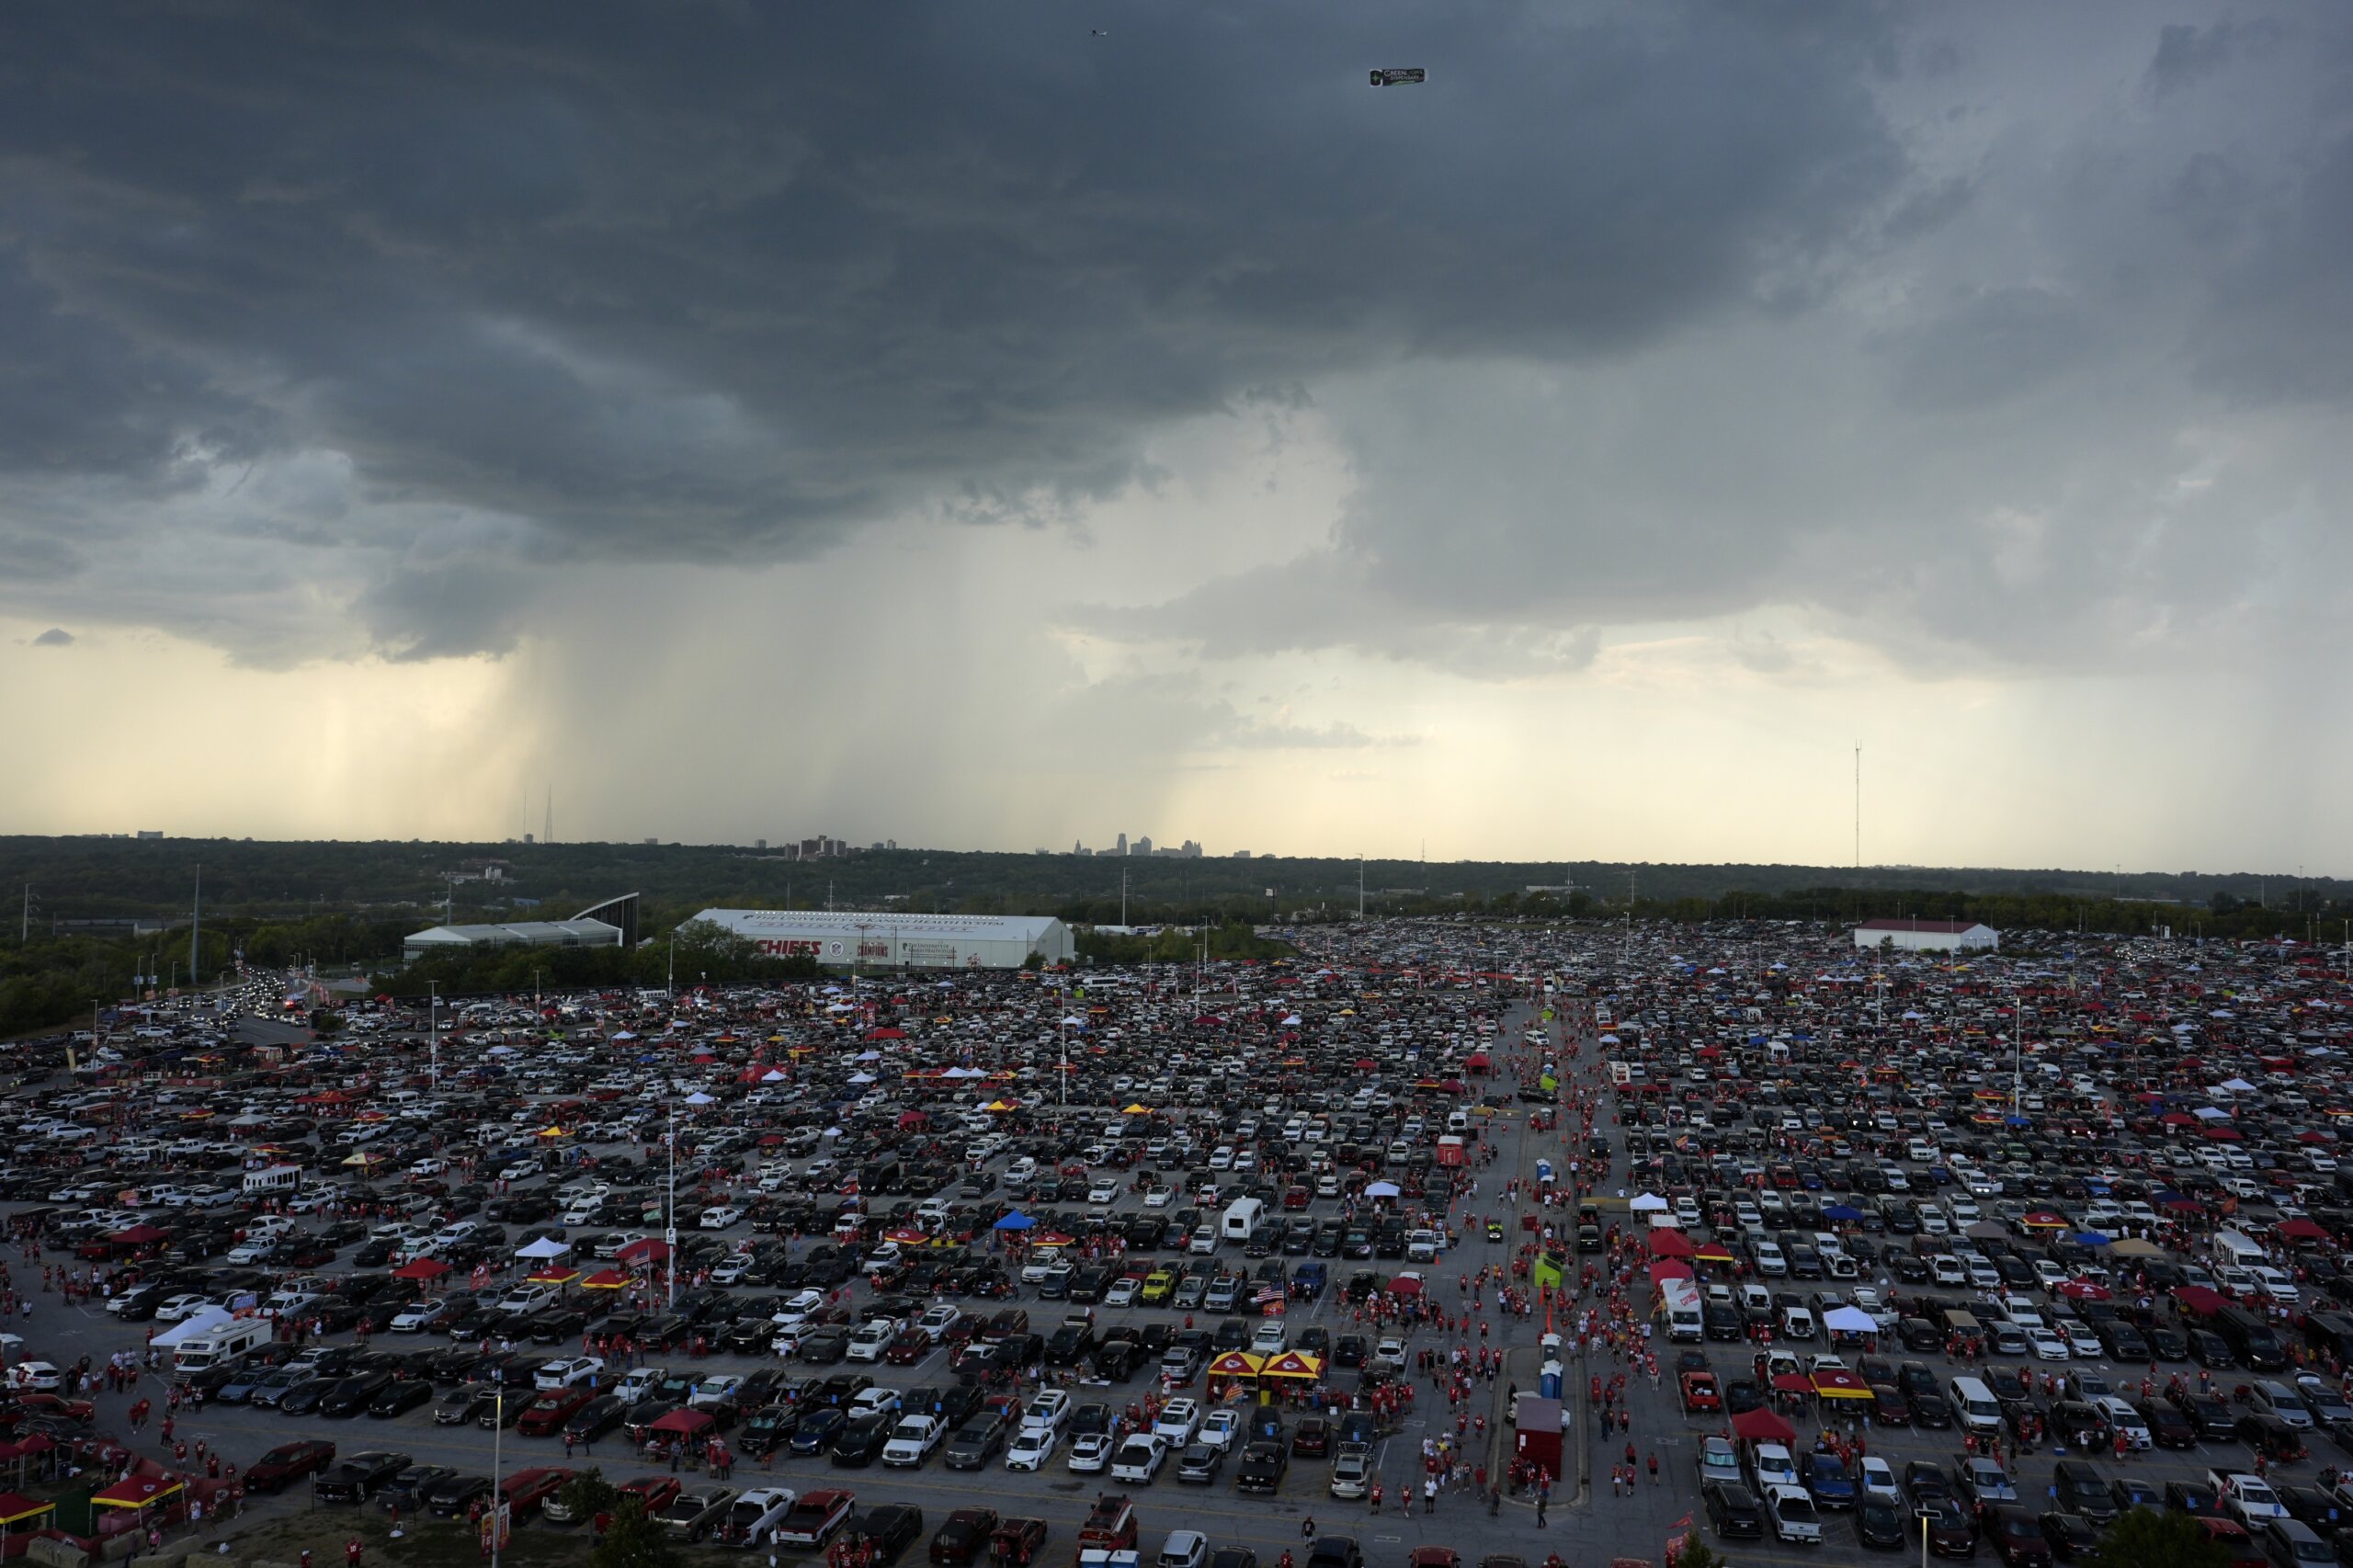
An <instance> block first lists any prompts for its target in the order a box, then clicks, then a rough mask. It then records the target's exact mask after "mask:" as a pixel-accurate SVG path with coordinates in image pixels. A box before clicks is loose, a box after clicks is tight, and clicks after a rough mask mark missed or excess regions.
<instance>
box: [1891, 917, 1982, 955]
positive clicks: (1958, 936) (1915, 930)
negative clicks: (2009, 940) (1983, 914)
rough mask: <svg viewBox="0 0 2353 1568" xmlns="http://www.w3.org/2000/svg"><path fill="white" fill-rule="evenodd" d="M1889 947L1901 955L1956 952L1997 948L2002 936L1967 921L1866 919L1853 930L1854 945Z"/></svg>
mask: <svg viewBox="0 0 2353 1568" xmlns="http://www.w3.org/2000/svg"><path fill="white" fill-rule="evenodd" d="M1882 943H1885V944H1892V945H1893V946H1894V947H1895V948H1896V949H1899V950H1901V951H1904V952H1913V953H1958V952H1968V951H1970V950H1972V949H1979V948H1993V949H1998V948H1999V947H2001V945H2002V934H2001V933H2000V932H1999V931H1996V930H1995V929H1994V927H1992V926H1985V925H1980V924H1977V923H1975V922H1972V921H1968V920H1866V921H1864V922H1863V923H1862V924H1861V925H1860V926H1856V927H1855V946H1857V947H1859V948H1876V947H1879V946H1881V944H1882Z"/></svg>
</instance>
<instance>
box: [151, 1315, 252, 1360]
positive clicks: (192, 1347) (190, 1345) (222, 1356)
mask: <svg viewBox="0 0 2353 1568" xmlns="http://www.w3.org/2000/svg"><path fill="white" fill-rule="evenodd" d="M268 1343H269V1324H267V1323H265V1322H263V1321H262V1320H261V1319H260V1318H240V1319H238V1320H237V1321H236V1322H235V1323H232V1324H223V1325H222V1327H220V1328H216V1329H214V1330H212V1331H211V1332H210V1333H209V1334H199V1335H196V1336H195V1337H194V1338H192V1339H188V1340H184V1341H182V1342H181V1343H180V1344H179V1345H177V1346H174V1347H173V1350H172V1365H173V1366H174V1367H175V1368H176V1369H179V1370H180V1371H183V1372H200V1371H202V1370H204V1369H205V1368H207V1367H218V1366H220V1365H221V1364H222V1362H224V1361H233V1360H235V1359H236V1358H238V1357H240V1356H242V1355H244V1353H245V1352H246V1351H248V1350H251V1349H252V1348H254V1347H255V1346H257V1345H267V1344H268Z"/></svg>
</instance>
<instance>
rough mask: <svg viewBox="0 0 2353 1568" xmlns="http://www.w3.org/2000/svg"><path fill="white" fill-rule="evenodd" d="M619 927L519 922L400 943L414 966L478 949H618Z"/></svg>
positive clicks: (426, 934)
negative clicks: (437, 955)
mask: <svg viewBox="0 0 2353 1568" xmlns="http://www.w3.org/2000/svg"><path fill="white" fill-rule="evenodd" d="M620 941H621V933H620V927H619V926H608V925H606V924H605V923H604V922H603V921H601V920H518V921H516V922H514V923H513V924H511V925H506V926H428V927H426V929H425V930H422V931H416V932H412V933H411V934H410V935H409V936H408V937H405V938H404V939H403V940H402V942H401V957H402V958H404V959H406V960H410V961H412V962H414V961H415V960H418V959H421V958H424V957H426V955H427V954H429V953H446V952H449V951H451V950H452V949H477V948H617V947H619V946H620Z"/></svg>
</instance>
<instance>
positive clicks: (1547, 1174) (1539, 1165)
mask: <svg viewBox="0 0 2353 1568" xmlns="http://www.w3.org/2000/svg"><path fill="white" fill-rule="evenodd" d="M1536 1185H1537V1186H1539V1187H1550V1186H1552V1161H1550V1160H1539V1161H1537V1162H1536Z"/></svg>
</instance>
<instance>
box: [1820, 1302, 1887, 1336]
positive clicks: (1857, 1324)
mask: <svg viewBox="0 0 2353 1568" xmlns="http://www.w3.org/2000/svg"><path fill="white" fill-rule="evenodd" d="M1822 1326H1823V1327H1824V1328H1826V1329H1828V1330H1829V1331H1830V1332H1831V1333H1833V1334H1877V1333H1878V1332H1879V1323H1878V1320H1876V1319H1874V1318H1873V1317H1872V1316H1871V1314H1870V1313H1869V1312H1865V1311H1863V1309H1862V1308H1860V1307H1833V1308H1831V1309H1830V1310H1829V1311H1828V1312H1824V1313H1823V1314H1822Z"/></svg>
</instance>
